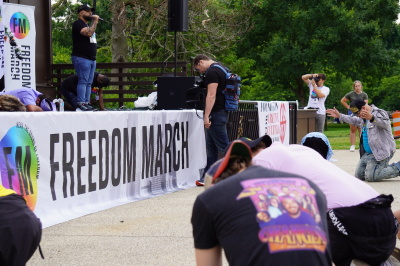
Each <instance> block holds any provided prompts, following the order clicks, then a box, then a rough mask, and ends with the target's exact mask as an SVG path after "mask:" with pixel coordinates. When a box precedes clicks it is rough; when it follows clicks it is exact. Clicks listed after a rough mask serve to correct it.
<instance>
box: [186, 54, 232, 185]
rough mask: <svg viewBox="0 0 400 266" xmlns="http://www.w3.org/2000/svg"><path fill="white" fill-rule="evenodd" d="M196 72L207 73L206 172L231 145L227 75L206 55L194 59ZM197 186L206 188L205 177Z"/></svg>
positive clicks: (205, 111)
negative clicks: (225, 94)
mask: <svg viewBox="0 0 400 266" xmlns="http://www.w3.org/2000/svg"><path fill="white" fill-rule="evenodd" d="M193 64H194V67H195V70H196V71H198V72H200V73H205V79H204V82H205V85H206V86H207V96H206V100H205V107H204V114H203V117H204V118H203V120H204V127H205V129H206V150H207V165H206V168H205V169H204V172H207V170H208V168H210V166H211V165H212V164H213V163H215V162H216V161H217V160H218V153H224V151H225V149H226V147H228V145H229V140H228V131H227V129H226V124H227V122H228V112H227V111H226V110H225V96H224V94H223V93H222V91H223V90H224V89H225V87H226V76H225V73H224V72H223V71H222V70H221V69H219V68H218V67H211V66H213V65H220V64H219V63H218V62H216V61H213V60H211V59H210V58H209V57H208V56H206V55H204V54H200V55H197V56H196V57H195V59H194V62H193ZM196 185H197V186H204V175H203V176H202V178H201V179H200V180H198V181H196Z"/></svg>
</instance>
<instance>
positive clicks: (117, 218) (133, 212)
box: [27, 150, 400, 266]
mask: <svg viewBox="0 0 400 266" xmlns="http://www.w3.org/2000/svg"><path fill="white" fill-rule="evenodd" d="M333 159H334V160H335V161H334V163H335V164H337V165H338V166H339V167H341V168H342V169H344V170H345V171H347V172H349V173H351V174H353V173H354V169H355V167H356V164H357V162H358V159H359V155H358V152H349V151H347V150H345V151H343V150H337V151H335V154H334V156H333ZM399 160H400V150H398V151H397V153H396V154H395V156H394V158H393V161H399ZM370 185H371V186H372V187H374V188H375V189H376V190H377V191H378V192H380V193H385V194H393V196H394V197H395V202H394V204H393V209H400V189H399V188H400V178H399V177H398V178H394V179H390V180H386V181H383V182H378V183H370ZM202 191H203V188H202V187H194V188H190V189H186V190H182V191H179V192H175V193H171V194H166V195H162V196H158V197H154V198H151V199H145V200H142V201H136V202H132V203H129V204H126V205H123V206H119V207H115V208H112V209H109V210H105V211H102V212H98V213H94V214H90V215H87V216H84V217H81V218H78V219H75V220H72V221H68V222H65V223H62V224H59V225H55V226H52V227H49V228H46V229H44V230H43V238H42V243H41V246H42V250H43V253H44V256H45V259H44V260H43V259H41V257H40V255H39V253H38V252H36V253H35V254H34V255H33V257H32V258H31V260H30V261H29V263H28V264H27V265H28V266H29V265H49V266H50V265H51V266H56V265H68V266H70V265H84V266H88V265H113V266H117V265H135V266H141V265H171V266H172V265H184V266H189V265H195V259H194V250H193V240H192V231H191V230H192V229H191V224H190V216H191V210H192V205H193V202H194V200H195V198H196V196H197V195H198V194H199V193H201V192H202ZM397 247H400V242H399V241H398V242H397ZM224 265H228V264H227V263H226V262H225V263H224Z"/></svg>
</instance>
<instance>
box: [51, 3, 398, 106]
mask: <svg viewBox="0 0 400 266" xmlns="http://www.w3.org/2000/svg"><path fill="white" fill-rule="evenodd" d="M81 3H88V4H90V5H91V4H92V1H89V0H84V1H82V2H81ZM81 3H79V4H81ZM79 4H78V3H75V2H74V3H72V1H71V0H63V1H58V3H56V4H54V5H53V6H52V7H53V14H52V15H53V16H52V27H53V28H52V30H53V31H52V36H53V41H52V45H53V62H54V63H71V61H70V60H71V59H70V53H71V47H72V40H71V37H70V36H71V25H72V23H73V21H75V20H76V19H77V14H76V9H77V7H78V5H79ZM121 4H123V5H121ZM96 13H97V14H100V15H101V17H102V18H103V19H105V20H106V21H108V22H100V23H99V24H98V27H97V30H96V32H97V33H98V34H97V40H98V46H99V50H98V54H97V55H98V58H97V61H98V62H112V61H113V55H114V54H115V53H116V50H115V44H116V41H115V36H113V34H115V33H116V28H115V26H116V25H117V24H118V25H121V26H122V30H123V31H122V32H121V33H120V32H118V34H121V35H123V36H124V38H125V42H126V43H127V45H128V49H127V51H126V52H125V54H124V56H126V60H127V61H130V62H145V61H173V60H174V48H175V47H174V45H175V43H174V38H175V33H174V32H168V31H167V25H168V23H167V15H168V14H167V13H168V1H165V0H151V1H149V0H137V1H125V0H97V6H96ZM398 13H399V6H398V1H397V0H376V1H369V2H366V1H363V0H349V1H331V0H319V1H316V0H304V1H291V0H265V1H261V0H189V23H188V24H189V30H188V31H187V32H177V34H176V36H177V60H185V61H187V62H191V58H192V57H193V56H195V55H197V54H199V53H205V54H207V55H210V56H211V57H213V58H214V59H215V60H217V61H220V62H222V63H223V64H225V65H226V66H228V67H229V68H230V69H231V70H232V71H233V72H235V73H238V74H239V75H240V76H241V77H242V92H241V99H243V100H263V101H272V100H289V101H295V100H299V101H300V106H304V105H305V103H306V101H307V98H308V88H307V87H306V86H305V84H304V82H303V81H302V80H301V76H302V75H303V74H307V73H325V74H326V75H327V81H326V83H325V85H326V86H328V87H329V88H330V89H331V92H330V95H329V97H328V98H327V101H326V106H327V107H334V106H335V107H336V108H338V109H339V110H340V111H342V112H346V110H345V109H344V108H343V107H342V106H341V104H340V99H341V98H342V97H343V96H344V95H345V94H346V93H347V92H349V91H350V90H352V84H353V81H354V80H361V81H362V82H363V85H364V91H365V92H366V93H367V94H368V95H369V97H370V100H369V102H370V103H371V102H373V103H374V104H376V105H377V106H379V107H380V108H384V109H386V110H396V109H400V106H399V105H400V104H397V96H398V95H399V92H400V86H399V84H400V76H398V75H397V73H398V72H399V71H398V70H399V69H398V65H399V64H398V60H397V58H398V51H399V48H400V47H399V46H400V34H399V26H398V25H397V24H396V23H395V21H396V19H397V14H398ZM120 18H121V19H122V18H123V20H118V19H120ZM113 23H114V24H113ZM132 71H134V70H132ZM143 71H145V70H143ZM189 72H190V71H189Z"/></svg>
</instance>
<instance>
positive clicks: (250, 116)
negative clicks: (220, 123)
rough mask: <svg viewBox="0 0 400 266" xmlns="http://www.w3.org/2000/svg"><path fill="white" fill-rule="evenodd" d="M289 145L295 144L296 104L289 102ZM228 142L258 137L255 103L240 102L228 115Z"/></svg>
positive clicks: (256, 107)
mask: <svg viewBox="0 0 400 266" xmlns="http://www.w3.org/2000/svg"><path fill="white" fill-rule="evenodd" d="M289 126H290V136H289V143H290V144H295V143H297V102H295V101H289ZM227 127H228V137H229V141H232V140H235V139H238V138H240V137H247V138H250V139H257V138H258V137H259V123H258V104H257V101H242V100H241V101H240V102H239V109H238V110H237V111H235V112H230V113H229V118H228V125H227Z"/></svg>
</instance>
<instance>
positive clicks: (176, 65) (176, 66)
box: [174, 30, 178, 77]
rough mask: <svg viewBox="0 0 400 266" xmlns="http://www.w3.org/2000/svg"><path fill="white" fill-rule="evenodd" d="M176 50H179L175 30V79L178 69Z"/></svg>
mask: <svg viewBox="0 0 400 266" xmlns="http://www.w3.org/2000/svg"><path fill="white" fill-rule="evenodd" d="M176 50H177V41H176V30H175V71H174V74H175V77H176V69H177V68H178V63H177V55H176Z"/></svg>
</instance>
